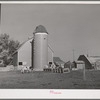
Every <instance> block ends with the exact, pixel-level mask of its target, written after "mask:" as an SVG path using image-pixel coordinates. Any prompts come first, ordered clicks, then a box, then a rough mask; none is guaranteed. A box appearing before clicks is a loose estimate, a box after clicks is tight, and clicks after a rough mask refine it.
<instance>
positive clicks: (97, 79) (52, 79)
mask: <svg viewBox="0 0 100 100" xmlns="http://www.w3.org/2000/svg"><path fill="white" fill-rule="evenodd" d="M0 88H1V89H100V71H86V80H83V73H82V71H80V70H79V71H72V72H70V73H63V74H61V73H50V72H32V73H24V74H22V73H21V72H19V71H13V72H0Z"/></svg>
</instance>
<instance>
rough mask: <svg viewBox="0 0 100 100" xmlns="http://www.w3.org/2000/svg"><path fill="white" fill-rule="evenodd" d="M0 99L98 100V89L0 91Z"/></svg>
mask: <svg viewBox="0 0 100 100" xmlns="http://www.w3.org/2000/svg"><path fill="white" fill-rule="evenodd" d="M0 3H1V4H100V1H0ZM0 99H100V90H99V89H0Z"/></svg>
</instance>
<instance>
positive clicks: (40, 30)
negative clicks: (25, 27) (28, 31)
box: [33, 25, 48, 34]
mask: <svg viewBox="0 0 100 100" xmlns="http://www.w3.org/2000/svg"><path fill="white" fill-rule="evenodd" d="M40 32H41V33H47V34H48V32H47V30H46V28H45V27H44V26H43V25H39V26H37V27H36V29H35V31H34V33H33V34H35V33H40Z"/></svg>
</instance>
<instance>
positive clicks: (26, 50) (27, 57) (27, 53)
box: [18, 39, 33, 66]
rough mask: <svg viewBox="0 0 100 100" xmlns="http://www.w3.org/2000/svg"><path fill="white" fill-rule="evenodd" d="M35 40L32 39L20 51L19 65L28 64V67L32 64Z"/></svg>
mask: <svg viewBox="0 0 100 100" xmlns="http://www.w3.org/2000/svg"><path fill="white" fill-rule="evenodd" d="M32 40H33V39H30V40H29V41H27V42H26V43H24V44H23V46H22V47H21V48H20V49H19V50H18V64H19V62H26V63H27V66H31V64H32V47H31V46H32V45H31V42H32Z"/></svg>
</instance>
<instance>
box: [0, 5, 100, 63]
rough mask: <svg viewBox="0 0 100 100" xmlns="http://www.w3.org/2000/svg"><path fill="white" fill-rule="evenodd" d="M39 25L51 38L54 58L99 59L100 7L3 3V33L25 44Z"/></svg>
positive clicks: (49, 38) (49, 40) (65, 59)
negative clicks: (87, 56)
mask: <svg viewBox="0 0 100 100" xmlns="http://www.w3.org/2000/svg"><path fill="white" fill-rule="evenodd" d="M38 25H43V26H44V27H45V28H46V29H47V31H48V33H49V35H48V42H49V44H50V45H51V47H52V49H53V50H54V56H57V57H60V58H61V59H62V60H64V61H65V62H66V61H69V60H71V61H72V60H73V51H74V60H77V58H78V57H79V55H81V54H88V55H89V56H100V5H99V4H97V5H93V4H91V5H88V4H2V5H1V33H7V34H9V35H10V37H11V38H13V39H14V40H18V41H20V43H22V42H24V41H25V40H27V39H28V37H32V36H33V32H34V30H35V28H36V26H38Z"/></svg>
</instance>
